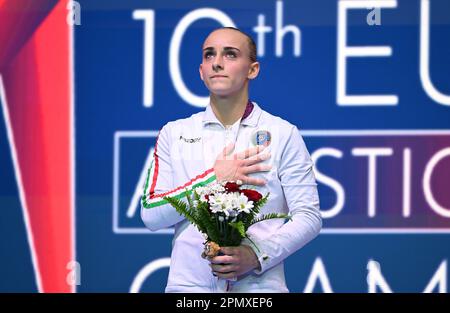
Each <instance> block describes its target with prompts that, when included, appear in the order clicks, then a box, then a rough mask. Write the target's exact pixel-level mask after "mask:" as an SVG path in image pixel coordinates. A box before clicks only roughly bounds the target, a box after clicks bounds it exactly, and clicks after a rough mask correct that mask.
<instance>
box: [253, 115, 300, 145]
mask: <svg viewBox="0 0 450 313" xmlns="http://www.w3.org/2000/svg"><path fill="white" fill-rule="evenodd" d="M259 127H267V128H268V129H270V130H271V132H273V133H275V134H277V135H278V136H279V138H280V139H281V140H283V139H284V140H288V139H289V138H290V137H291V136H292V134H293V132H295V131H297V132H298V127H297V126H296V125H294V124H292V123H291V122H289V121H287V120H285V119H283V118H281V117H279V116H276V115H273V114H271V113H269V112H267V111H265V110H262V112H261V117H260V121H259Z"/></svg>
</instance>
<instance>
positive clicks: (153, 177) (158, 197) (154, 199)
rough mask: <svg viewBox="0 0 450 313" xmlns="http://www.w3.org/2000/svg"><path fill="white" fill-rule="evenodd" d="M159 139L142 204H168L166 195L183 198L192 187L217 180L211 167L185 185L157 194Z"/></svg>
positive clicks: (147, 205) (148, 207)
mask: <svg viewBox="0 0 450 313" xmlns="http://www.w3.org/2000/svg"><path fill="white" fill-rule="evenodd" d="M157 149H158V139H156V145H155V152H154V154H153V159H152V162H151V164H150V168H149V169H148V172H147V179H146V180H145V185H144V193H143V195H142V199H141V202H142V206H143V207H144V208H146V209H150V208H154V207H158V206H161V205H165V204H168V202H167V201H166V200H164V199H163V198H164V197H173V198H177V199H181V198H183V197H185V196H186V193H188V192H189V193H190V192H191V191H192V189H195V188H197V187H201V186H205V185H208V184H210V183H212V182H214V181H215V180H216V175H215V174H214V169H213V168H210V169H209V170H207V171H205V172H204V173H202V174H200V175H197V176H196V177H195V178H193V179H191V180H190V181H188V182H187V183H185V184H184V185H182V186H180V187H177V188H175V189H172V190H169V191H167V192H164V193H160V194H155V187H156V181H157V179H158V168H159V162H158V154H157Z"/></svg>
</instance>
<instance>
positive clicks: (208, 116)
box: [202, 101, 262, 127]
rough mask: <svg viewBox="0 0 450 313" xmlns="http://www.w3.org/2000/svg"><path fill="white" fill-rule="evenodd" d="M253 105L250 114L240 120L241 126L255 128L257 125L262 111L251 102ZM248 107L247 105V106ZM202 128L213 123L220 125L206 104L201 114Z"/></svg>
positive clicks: (209, 106)
mask: <svg viewBox="0 0 450 313" xmlns="http://www.w3.org/2000/svg"><path fill="white" fill-rule="evenodd" d="M251 103H252V104H253V109H252V111H251V112H250V114H249V115H248V116H247V117H246V118H245V119H243V120H241V124H242V125H246V126H251V127H255V126H256V125H257V124H258V121H259V117H260V116H261V113H262V109H261V108H260V107H259V106H258V104H256V102H253V101H252V102H251ZM247 105H249V104H247ZM202 122H203V126H205V125H207V124H209V123H214V124H221V123H220V121H219V120H218V119H217V117H216V115H215V114H214V112H213V110H212V108H211V103H209V104H208V106H207V107H206V110H205V111H204V113H203V120H202Z"/></svg>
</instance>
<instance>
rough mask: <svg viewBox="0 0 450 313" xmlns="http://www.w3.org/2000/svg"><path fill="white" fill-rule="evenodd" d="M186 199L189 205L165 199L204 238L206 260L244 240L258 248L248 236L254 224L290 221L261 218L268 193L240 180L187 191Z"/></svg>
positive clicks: (269, 215) (176, 200) (285, 215)
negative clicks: (262, 193) (269, 221)
mask: <svg viewBox="0 0 450 313" xmlns="http://www.w3.org/2000/svg"><path fill="white" fill-rule="evenodd" d="M186 197H187V202H184V201H182V200H180V199H177V198H171V197H165V198H164V199H165V200H167V201H168V202H169V203H170V204H171V205H172V206H173V207H174V208H175V209H176V210H177V212H178V213H180V214H181V215H184V216H185V217H186V218H187V219H188V220H189V221H190V222H191V223H192V224H193V225H195V226H196V227H197V228H198V230H199V231H200V232H201V233H202V234H203V235H204V237H205V239H206V241H205V242H204V245H205V247H204V252H203V254H202V257H203V258H206V257H208V258H212V257H214V256H216V255H218V254H219V250H220V247H221V246H222V247H225V246H239V245H240V243H241V241H242V239H243V238H247V239H248V240H249V241H250V242H251V243H252V244H253V245H255V244H254V242H253V241H252V240H251V239H250V238H249V237H248V235H247V230H248V228H249V227H250V226H252V225H253V224H255V223H258V222H261V221H264V220H268V219H273V218H287V219H290V216H289V215H287V214H282V213H269V214H263V215H259V212H260V209H261V207H262V206H263V205H264V204H265V203H266V202H267V199H268V197H269V193H267V194H266V195H265V196H264V197H263V196H262V195H261V194H260V193H259V192H258V191H256V190H253V189H243V188H242V182H241V181H237V182H220V183H219V182H216V183H213V184H211V185H207V186H202V187H197V188H195V189H193V191H191V192H186ZM255 247H256V249H258V247H257V246H256V245H255ZM258 250H259V249H258Z"/></svg>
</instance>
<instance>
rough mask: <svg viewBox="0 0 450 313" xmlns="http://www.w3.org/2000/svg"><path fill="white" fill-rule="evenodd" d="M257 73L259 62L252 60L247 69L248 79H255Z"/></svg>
mask: <svg viewBox="0 0 450 313" xmlns="http://www.w3.org/2000/svg"><path fill="white" fill-rule="evenodd" d="M258 74H259V62H253V63H252V64H250V68H249V70H248V75H247V78H248V79H255V78H256V77H257V76H258Z"/></svg>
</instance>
